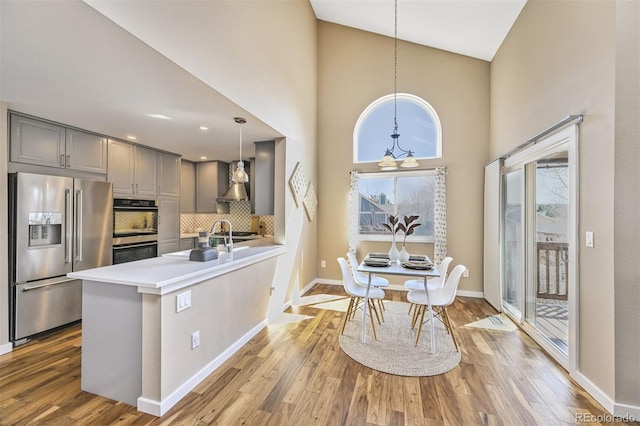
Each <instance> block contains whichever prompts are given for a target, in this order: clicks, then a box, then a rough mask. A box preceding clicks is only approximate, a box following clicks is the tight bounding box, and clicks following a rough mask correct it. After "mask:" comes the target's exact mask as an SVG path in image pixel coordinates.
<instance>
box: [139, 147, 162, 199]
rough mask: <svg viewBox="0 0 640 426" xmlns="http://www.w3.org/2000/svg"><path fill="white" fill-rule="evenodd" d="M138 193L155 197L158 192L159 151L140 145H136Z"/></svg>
mask: <svg viewBox="0 0 640 426" xmlns="http://www.w3.org/2000/svg"><path fill="white" fill-rule="evenodd" d="M135 154H136V161H135V164H134V169H135V176H136V181H135V186H136V188H135V189H136V192H135V193H136V195H144V196H147V195H148V196H150V197H155V196H156V195H157V194H158V175H157V170H158V152H157V151H154V150H152V149H148V148H142V147H140V146H136V147H135Z"/></svg>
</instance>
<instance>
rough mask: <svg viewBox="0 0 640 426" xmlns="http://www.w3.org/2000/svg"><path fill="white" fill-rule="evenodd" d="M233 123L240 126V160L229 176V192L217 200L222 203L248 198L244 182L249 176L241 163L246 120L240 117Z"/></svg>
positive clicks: (242, 162)
mask: <svg viewBox="0 0 640 426" xmlns="http://www.w3.org/2000/svg"><path fill="white" fill-rule="evenodd" d="M234 121H235V122H236V123H238V124H239V125H240V160H239V161H238V165H237V166H236V169H235V170H234V171H233V173H232V174H231V186H230V187H229V190H227V192H225V194H224V195H223V196H222V197H220V198H218V201H219V202H223V203H227V202H229V201H241V200H246V199H248V198H249V197H248V196H247V188H245V186H244V183H245V182H249V175H248V174H247V172H246V171H245V169H244V161H242V125H243V124H245V123H246V122H247V120H245V119H244V118H242V117H235V118H234Z"/></svg>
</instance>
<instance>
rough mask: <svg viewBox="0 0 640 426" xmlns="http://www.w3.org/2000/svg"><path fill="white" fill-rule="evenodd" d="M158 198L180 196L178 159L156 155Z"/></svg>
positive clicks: (164, 154)
mask: <svg viewBox="0 0 640 426" xmlns="http://www.w3.org/2000/svg"><path fill="white" fill-rule="evenodd" d="M158 196H160V197H176V198H177V197H179V196H180V157H179V156H177V155H173V154H168V153H165V152H159V153H158Z"/></svg>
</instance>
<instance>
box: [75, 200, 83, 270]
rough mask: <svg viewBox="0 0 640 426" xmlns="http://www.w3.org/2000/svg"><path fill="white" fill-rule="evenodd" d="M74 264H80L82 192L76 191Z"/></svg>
mask: <svg viewBox="0 0 640 426" xmlns="http://www.w3.org/2000/svg"><path fill="white" fill-rule="evenodd" d="M75 217H76V227H75V228H76V229H75V231H76V262H82V190H78V191H76V211H75Z"/></svg>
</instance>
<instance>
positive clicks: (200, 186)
mask: <svg viewBox="0 0 640 426" xmlns="http://www.w3.org/2000/svg"><path fill="white" fill-rule="evenodd" d="M228 189H229V163H225V162H222V161H206V162H201V163H196V212H197V213H216V212H218V203H217V202H216V199H217V198H218V197H221V196H222V195H224V193H225V192H227V190H228Z"/></svg>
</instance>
